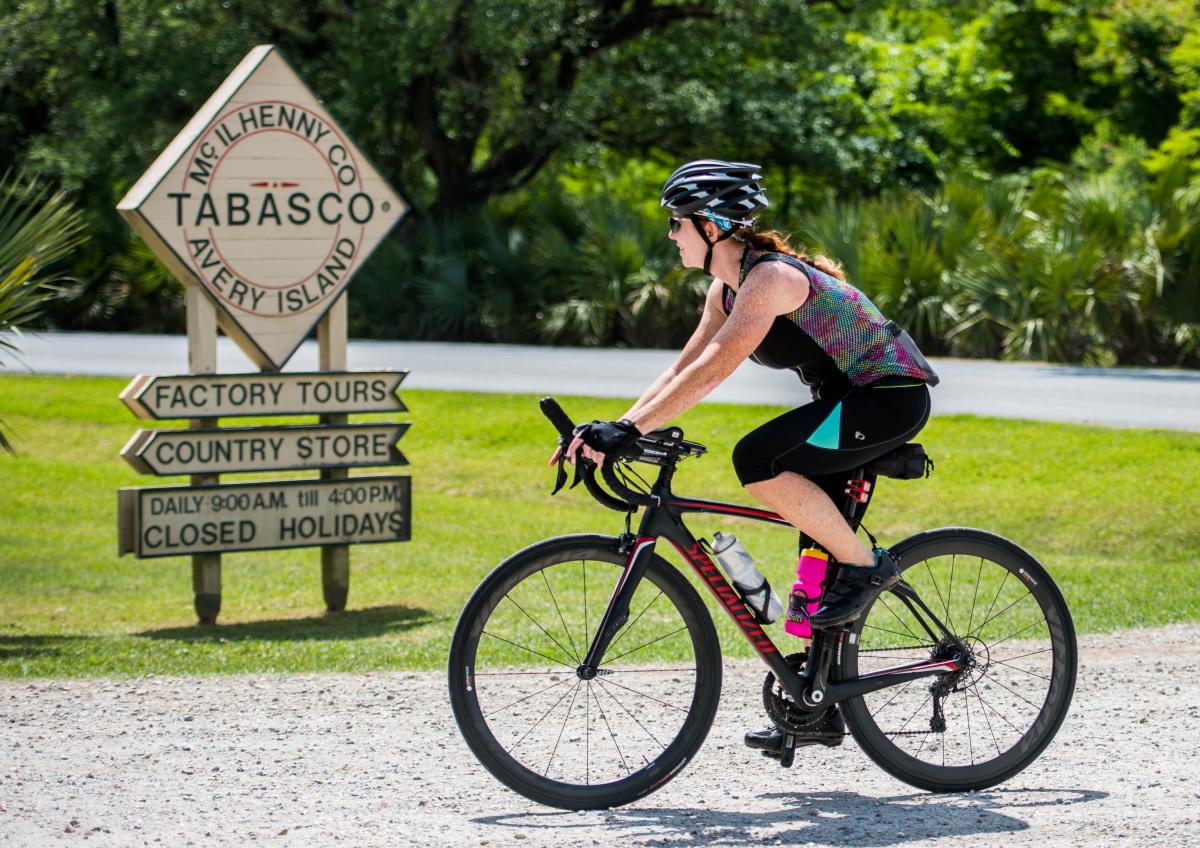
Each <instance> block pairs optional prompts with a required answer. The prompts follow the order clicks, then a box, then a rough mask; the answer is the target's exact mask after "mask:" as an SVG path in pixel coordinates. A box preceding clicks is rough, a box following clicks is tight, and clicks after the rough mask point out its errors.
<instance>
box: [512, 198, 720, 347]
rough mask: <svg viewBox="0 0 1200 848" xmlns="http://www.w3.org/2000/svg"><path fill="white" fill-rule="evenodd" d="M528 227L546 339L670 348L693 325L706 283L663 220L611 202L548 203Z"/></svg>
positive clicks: (591, 200)
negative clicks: (684, 260) (684, 261)
mask: <svg viewBox="0 0 1200 848" xmlns="http://www.w3.org/2000/svg"><path fill="white" fill-rule="evenodd" d="M536 209H537V211H536V213H535V214H534V215H533V220H532V221H531V223H532V225H533V235H532V240H531V245H530V261H531V263H532V264H533V265H534V267H535V268H536V269H537V271H538V274H539V276H540V278H541V286H540V288H541V291H542V296H543V298H544V308H543V309H544V317H543V321H542V324H541V334H542V336H543V337H544V338H546V339H549V340H551V341H556V342H560V343H570V344H601V345H612V344H621V343H623V344H629V345H634V346H639V347H673V346H677V345H679V344H681V343H682V342H683V341H685V340H686V339H687V337H688V334H689V333H690V332H691V330H692V329H693V328H694V326H695V319H696V316H697V315H698V314H699V310H700V308H701V307H702V306H703V303H704V292H705V289H706V284H705V282H704V280H703V279H701V277H700V276H699V275H698V274H696V273H693V272H690V271H688V270H686V269H684V268H682V267H681V266H680V264H679V256H678V253H677V251H676V249H675V245H674V243H673V242H672V241H671V240H670V239H668V238H667V234H666V226H665V225H664V223H663V219H662V217H661V216H645V215H642V214H639V213H638V212H637V211H636V210H633V209H630V208H628V207H626V206H623V205H621V204H619V203H617V202H614V201H613V200H611V199H609V198H606V197H584V198H577V199H575V200H574V201H573V202H564V201H563V200H546V199H543V200H542V201H541V202H540V203H539V204H538V205H537V207H536Z"/></svg>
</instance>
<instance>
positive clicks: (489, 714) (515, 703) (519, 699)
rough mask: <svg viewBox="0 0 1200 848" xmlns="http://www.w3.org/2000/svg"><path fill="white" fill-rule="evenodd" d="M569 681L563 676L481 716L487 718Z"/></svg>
mask: <svg viewBox="0 0 1200 848" xmlns="http://www.w3.org/2000/svg"><path fill="white" fill-rule="evenodd" d="M569 681H570V678H569V677H564V678H563V679H562V680H560V681H558V682H557V683H551V684H550V685H549V686H547V687H546V688H545V689H539V690H538V691H536V692H534V693H533V694H532V695H526V696H525V697H524V698H518V699H517V700H515V701H513V702H512V703H511V704H508V705H506V706H503V707H497V708H496V709H494V710H492V711H491V712H490V713H484V714H483V717H484V718H487V717H488V716H494V715H495V714H496V713H500V712H504V711H505V710H507V709H508V708H509V707H515V706H516V705H517V704H520V703H523V702H524V701H528V700H529V699H530V698H536V697H537V696H538V695H540V694H542V693H543V692H549V691H550V690H551V689H554V688H557V687H559V686H562V685H563V684H564V683H567V682H569Z"/></svg>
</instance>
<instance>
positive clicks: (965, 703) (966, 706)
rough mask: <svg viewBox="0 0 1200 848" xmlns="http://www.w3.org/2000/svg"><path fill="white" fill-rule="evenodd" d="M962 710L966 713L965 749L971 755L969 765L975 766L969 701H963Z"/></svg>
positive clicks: (968, 699) (967, 699)
mask: <svg viewBox="0 0 1200 848" xmlns="http://www.w3.org/2000/svg"><path fill="white" fill-rule="evenodd" d="M963 709H965V710H966V711H967V748H968V749H969V751H970V754H971V765H975V740H973V739H972V738H971V699H970V698H966V699H965V700H963Z"/></svg>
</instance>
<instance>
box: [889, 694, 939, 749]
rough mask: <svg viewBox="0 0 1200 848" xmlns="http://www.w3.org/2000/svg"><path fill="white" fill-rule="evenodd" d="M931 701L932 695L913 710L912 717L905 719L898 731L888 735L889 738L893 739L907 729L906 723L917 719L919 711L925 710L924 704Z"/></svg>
mask: <svg viewBox="0 0 1200 848" xmlns="http://www.w3.org/2000/svg"><path fill="white" fill-rule="evenodd" d="M932 700H933V695H930V696H929V697H927V698H926V699H925V701H924V702H923V703H922V704H921V706H919V707H917V708H916V709H915V710H913V712H912V715H910V716H909V717H908V718H906V719H905V720H904V724H902V725H900V727H899V729H897V730H896V731H894V732H893V733H891V734H890V737H891V738H893V739H894V738H895V737H896V734H898V733H900V731H902V730H904V728H906V727H908V723H909V722H910V721H912V720H913V719H914V718H916V717H917V713H919V712H920V711H921V710H923V709H925V704H928V703H929V702H930V701H932Z"/></svg>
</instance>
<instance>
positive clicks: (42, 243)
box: [0, 173, 84, 452]
mask: <svg viewBox="0 0 1200 848" xmlns="http://www.w3.org/2000/svg"><path fill="white" fill-rule="evenodd" d="M83 237H84V236H83V221H82V216H81V215H80V213H79V212H78V211H77V210H76V209H75V208H74V207H73V206H72V205H71V203H70V202H69V201H68V200H67V199H66V197H65V196H64V195H63V194H62V193H61V192H56V191H53V190H52V189H50V188H48V187H46V186H45V185H41V184H39V183H37V182H35V181H33V180H27V179H24V178H21V177H18V176H14V175H13V174H12V173H6V174H4V175H3V176H0V333H5V332H13V331H19V330H20V328H21V327H22V326H23V325H25V324H28V323H29V322H31V321H33V320H34V319H36V317H37V315H38V313H39V312H40V311H41V310H42V308H43V307H44V305H45V303H46V301H47V300H49V299H50V298H51V297H53V296H54V294H55V292H54V291H53V290H52V289H51V288H50V284H51V283H53V282H54V281H55V277H54V273H53V272H54V270H55V268H56V266H58V265H61V264H62V262H63V260H65V259H66V258H68V257H69V256H70V254H71V251H73V250H74V249H75V248H76V247H77V246H78V245H79V244H80V243H81V242H82V241H83ZM13 350H16V342H15V340H14V339H13V338H12V337H11V336H4V335H0V354H2V353H4V352H5V351H13ZM0 448H2V449H4V450H7V451H10V452H11V451H12V446H11V445H10V444H9V442H8V440H7V439H6V438H5V436H4V433H3V432H0Z"/></svg>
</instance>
